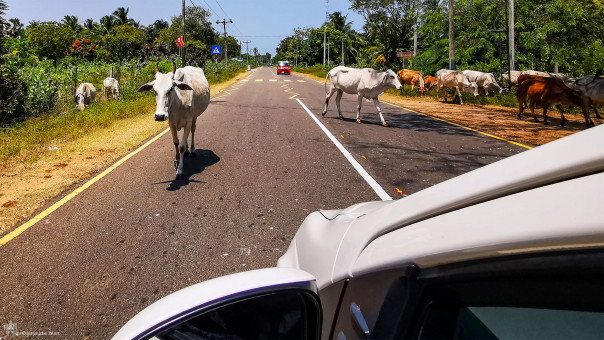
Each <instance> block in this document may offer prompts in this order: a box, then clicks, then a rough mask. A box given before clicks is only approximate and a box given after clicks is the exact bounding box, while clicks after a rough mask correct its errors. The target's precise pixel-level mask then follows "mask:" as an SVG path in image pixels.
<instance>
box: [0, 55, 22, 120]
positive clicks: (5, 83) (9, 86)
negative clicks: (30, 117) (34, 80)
mask: <svg viewBox="0 0 604 340" xmlns="http://www.w3.org/2000/svg"><path fill="white" fill-rule="evenodd" d="M26 101H27V84H26V82H25V80H24V79H23V76H22V73H21V72H19V69H18V67H17V66H16V65H15V63H14V62H8V63H6V64H2V65H0V124H2V126H3V127H5V126H10V125H12V124H13V123H14V122H15V121H16V120H17V119H18V118H20V117H24V116H26V112H27V110H26V105H25V103H26Z"/></svg>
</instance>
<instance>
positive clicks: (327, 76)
mask: <svg viewBox="0 0 604 340" xmlns="http://www.w3.org/2000/svg"><path fill="white" fill-rule="evenodd" d="M327 78H329V72H327V75H326V76H325V86H324V87H325V95H327Z"/></svg>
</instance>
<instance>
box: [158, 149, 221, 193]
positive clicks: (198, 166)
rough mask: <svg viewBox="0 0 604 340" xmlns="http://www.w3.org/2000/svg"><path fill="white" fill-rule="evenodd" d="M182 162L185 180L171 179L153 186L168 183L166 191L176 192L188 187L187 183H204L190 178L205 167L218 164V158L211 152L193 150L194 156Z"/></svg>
mask: <svg viewBox="0 0 604 340" xmlns="http://www.w3.org/2000/svg"><path fill="white" fill-rule="evenodd" d="M184 162H185V164H184V175H185V178H183V179H180V180H177V179H172V180H170V181H164V182H158V183H154V184H163V183H170V185H169V186H168V187H167V188H166V190H168V191H176V190H179V189H180V188H182V187H184V186H187V185H189V183H205V182H203V181H197V180H195V179H192V178H191V177H193V176H195V175H197V174H200V173H202V172H203V171H204V170H205V169H206V168H207V167H209V166H212V165H214V164H216V163H218V162H220V157H218V155H216V154H215V153H214V151H212V150H204V149H197V150H195V156H194V157H190V156H189V157H187V158H185V160H184Z"/></svg>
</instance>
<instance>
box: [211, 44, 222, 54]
mask: <svg viewBox="0 0 604 340" xmlns="http://www.w3.org/2000/svg"><path fill="white" fill-rule="evenodd" d="M212 54H220V45H212Z"/></svg>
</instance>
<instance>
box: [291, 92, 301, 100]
mask: <svg viewBox="0 0 604 340" xmlns="http://www.w3.org/2000/svg"><path fill="white" fill-rule="evenodd" d="M290 93H292V92H290ZM299 95H300V94H298V93H296V94H294V95H293V96H291V97H289V99H294V98H296V97H297V96H299Z"/></svg>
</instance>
